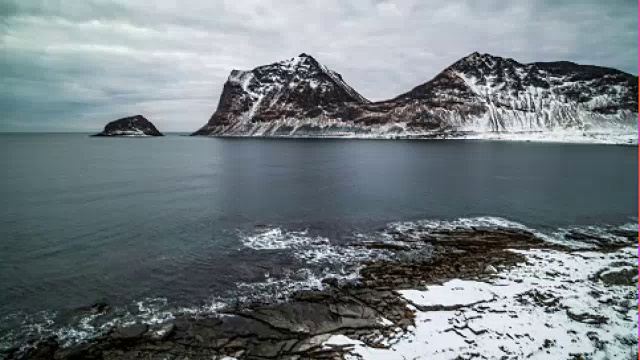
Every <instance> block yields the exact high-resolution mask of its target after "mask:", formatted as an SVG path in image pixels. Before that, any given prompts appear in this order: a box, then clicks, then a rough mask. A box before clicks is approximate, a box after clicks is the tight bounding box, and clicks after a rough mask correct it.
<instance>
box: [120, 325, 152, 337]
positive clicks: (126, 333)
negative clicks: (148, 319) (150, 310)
mask: <svg viewBox="0 0 640 360" xmlns="http://www.w3.org/2000/svg"><path fill="white" fill-rule="evenodd" d="M148 329H149V325H147V324H133V325H127V326H118V327H116V328H115V329H113V332H112V333H111V338H112V339H114V340H134V339H138V338H139V337H141V336H142V335H143V334H144V333H146V332H147V330H148Z"/></svg>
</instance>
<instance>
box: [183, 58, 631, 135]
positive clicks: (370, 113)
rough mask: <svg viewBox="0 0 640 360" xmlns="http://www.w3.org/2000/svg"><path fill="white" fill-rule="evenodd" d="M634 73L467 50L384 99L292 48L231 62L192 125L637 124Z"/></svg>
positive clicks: (273, 129)
mask: <svg viewBox="0 0 640 360" xmlns="http://www.w3.org/2000/svg"><path fill="white" fill-rule="evenodd" d="M637 94H638V79H637V77H636V76H633V75H630V74H627V73H624V72H621V71H618V70H614V69H609V68H604V67H598V66H589V65H578V64H575V63H571V62H565V61H562V62H547V63H541V62H539V63H531V64H521V63H519V62H517V61H515V60H513V59H505V58H501V57H497V56H492V55H489V54H479V53H473V54H470V55H469V56H466V57H464V58H462V59H460V60H459V61H457V62H455V63H454V64H452V65H451V66H449V67H448V68H446V69H445V70H444V71H442V72H441V73H440V74H438V75H437V76H436V77H435V78H433V79H432V80H430V81H427V82H426V83H424V84H422V85H419V86H417V87H415V88H414V89H412V90H411V91H409V92H407V93H405V94H402V95H399V96H397V97H396V98H393V99H391V100H386V101H381V102H374V103H372V102H369V101H367V100H366V99H364V98H363V97H362V96H361V95H359V94H358V93H357V92H356V91H355V90H353V89H352V88H351V87H349V86H348V85H347V84H346V83H345V82H344V81H342V78H341V77H340V75H338V74H337V73H335V72H333V71H331V70H329V69H327V68H326V67H324V66H322V65H320V64H319V63H318V62H317V61H316V60H315V59H313V58H312V57H310V56H308V55H305V54H302V55H300V56H299V57H297V58H294V59H292V60H288V61H284V62H280V63H276V64H272V65H267V66H262V67H258V68H256V69H254V70H252V71H247V72H240V71H235V70H234V71H233V72H232V73H231V76H230V77H229V80H228V81H227V83H226V84H225V87H224V90H223V94H222V96H221V99H220V104H219V105H218V110H217V111H216V112H215V113H214V114H213V116H212V117H211V119H210V120H209V122H208V124H207V125H205V126H204V127H203V128H202V129H200V130H198V131H197V132H196V133H195V135H240V136H353V137H358V136H362V137H434V136H435V137H437V136H469V135H473V134H476V135H477V134H525V133H536V134H544V135H547V134H567V133H570V134H574V135H575V134H578V135H582V136H585V135H588V134H602V133H606V134H608V133H625V134H631V133H635V132H636V131H637V125H636V119H637V109H638V98H637Z"/></svg>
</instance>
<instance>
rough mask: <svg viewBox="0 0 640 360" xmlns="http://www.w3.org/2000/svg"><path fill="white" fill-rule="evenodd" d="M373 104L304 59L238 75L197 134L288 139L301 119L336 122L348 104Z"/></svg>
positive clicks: (235, 72) (308, 58) (231, 78)
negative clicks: (266, 136)
mask: <svg viewBox="0 0 640 360" xmlns="http://www.w3.org/2000/svg"><path fill="white" fill-rule="evenodd" d="M368 102H369V101H368V100H367V99H365V98H364V97H362V96H361V95H360V94H358V93H357V92H356V91H355V90H353V89H352V88H351V87H350V86H349V85H347V84H346V83H345V82H344V81H343V80H342V76H341V75H340V74H338V73H336V72H334V71H332V70H330V69H328V68H326V67H324V66H322V65H321V64H319V63H318V62H317V61H316V60H315V59H314V58H313V57H311V56H309V55H307V54H300V55H299V56H297V57H295V58H293V59H289V60H285V61H281V62H277V63H274V64H271V65H265V66H260V67H257V68H255V69H253V70H251V71H239V70H233V71H232V72H231V75H230V76H229V79H228V80H227V82H226V83H225V84H224V89H223V91H222V96H221V97H220V103H219V104H218V109H217V110H216V112H215V113H214V114H213V116H211V119H210V120H209V122H208V123H207V125H205V126H204V127H203V128H201V129H200V130H198V131H196V132H195V134H194V135H216V134H238V135H242V134H246V135H261V134H265V132H266V133H273V134H282V135H287V134H288V133H289V132H290V131H291V130H293V129H294V127H295V124H294V123H295V121H296V120H300V119H327V120H328V119H333V118H336V117H340V115H339V113H341V112H342V111H344V109H345V107H346V106H347V105H348V104H366V103H368ZM288 122H292V124H291V127H290V128H289V127H288V126H287V125H286V124H287V123H288ZM275 123H278V124H279V125H278V126H277V127H273V128H272V127H271V124H275Z"/></svg>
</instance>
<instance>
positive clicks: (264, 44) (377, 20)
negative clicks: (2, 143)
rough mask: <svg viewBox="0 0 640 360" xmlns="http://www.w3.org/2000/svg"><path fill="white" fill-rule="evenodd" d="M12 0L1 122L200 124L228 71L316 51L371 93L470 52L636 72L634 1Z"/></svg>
mask: <svg viewBox="0 0 640 360" xmlns="http://www.w3.org/2000/svg"><path fill="white" fill-rule="evenodd" d="M150 3H152V1H134V0H111V1H99V0H81V1H80V0H78V1H76V0H68V1H59V0H41V1H37V0H2V1H0V35H1V36H0V63H1V66H0V81H1V84H0V131H98V130H100V129H102V128H103V126H104V125H105V124H106V123H107V122H108V121H111V120H114V119H116V118H119V117H123V116H127V115H133V114H138V113H140V114H143V115H145V116H146V117H147V118H148V119H149V120H151V121H152V122H154V123H155V124H156V126H157V127H158V128H159V129H160V130H161V131H193V130H196V129H197V128H199V127H200V126H202V125H203V124H204V123H205V122H206V121H207V119H208V118H209V116H210V115H211V113H212V112H213V111H214V110H215V107H216V105H217V103H218V98H219V96H220V91H221V90H222V86H223V84H224V82H225V80H226V78H227V76H228V75H229V72H230V71H231V70H232V69H251V68H253V67H255V66H258V65H262V64H267V63H272V62H275V61H279V60H283V59H286V58H291V57H293V56H295V55H297V54H299V53H301V52H306V53H309V54H311V55H313V56H314V57H316V59H318V61H320V62H321V63H323V64H325V65H327V66H328V67H330V68H332V69H333V70H335V71H337V72H339V73H341V74H342V76H343V78H344V79H345V80H346V81H347V82H348V83H349V84H350V85H351V86H353V87H354V88H355V89H356V90H358V91H359V92H360V93H361V94H363V95H364V96H366V97H367V98H369V99H371V100H382V99H385V98H389V97H393V96H395V95H398V94H400V93H402V92H405V91H407V90H409V89H411V88H412V87H414V86H416V85H418V84H420V83H423V82H425V81H427V80H429V79H430V78H432V77H433V76H435V75H436V74H437V73H438V72H440V71H441V70H442V69H444V68H445V67H446V66H448V65H449V64H451V63H453V62H455V61H456V60H458V59H459V58H461V57H463V56H466V55H467V54H469V53H471V52H473V51H480V52H488V53H491V54H494V55H499V56H505V57H513V58H514V59H516V60H518V61H521V62H533V61H552V60H571V61H575V62H579V63H587V64H595V65H602V66H609V67H614V68H618V69H621V70H624V71H627V72H630V73H633V74H637V70H636V66H637V56H638V54H637V36H638V34H637V17H636V16H637V3H636V1H633V0H601V1H590V0H583V1H579V0H578V1H567V0H562V1H557V0H547V1H518V0H515V1H514V0H504V1H486V0H482V1H478V0H407V1H380V0H378V1H376V0H349V1H346V0H318V1H301V0H271V1H259V0H229V1H226V0H225V1H216V0H174V1H169V0H159V1H154V2H153V3H154V4H153V5H151V4H150Z"/></svg>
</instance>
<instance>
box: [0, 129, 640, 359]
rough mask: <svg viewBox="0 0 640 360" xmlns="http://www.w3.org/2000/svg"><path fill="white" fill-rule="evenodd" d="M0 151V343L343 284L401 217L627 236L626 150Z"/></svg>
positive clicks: (115, 145)
mask: <svg viewBox="0 0 640 360" xmlns="http://www.w3.org/2000/svg"><path fill="white" fill-rule="evenodd" d="M0 149H1V153H0V168H2V169H3V171H4V176H2V177H1V178H0V202H1V203H2V206H0V350H2V349H8V348H11V347H14V346H22V345H24V344H26V343H29V342H30V341H32V340H34V339H38V338H43V337H50V336H56V337H58V339H60V340H61V341H63V342H64V343H66V344H74V343H78V342H82V341H85V340H87V339H90V338H91V337H94V336H99V335H101V334H104V333H105V332H106V331H108V329H109V328H111V327H112V326H115V325H117V324H128V323H135V322H146V323H159V322H165V321H170V320H171V319H173V318H175V317H176V316H183V315H188V316H211V315H215V314H216V312H217V311H219V310H220V309H221V308H223V307H225V306H229V305H230V304H234V303H235V304H237V303H251V302H261V301H284V300H286V298H287V295H288V294H290V293H291V292H292V291H295V290H298V289H310V288H311V289H313V288H319V287H322V286H323V284H322V283H321V280H322V279H323V278H325V277H328V276H331V277H336V278H338V279H341V281H357V270H358V266H359V265H358V264H359V263H360V262H361V261H362V260H365V259H370V258H376V257H384V256H387V255H385V254H384V253H382V252H380V253H375V252H373V251H372V250H366V249H364V248H362V247H358V246H354V245H357V243H358V242H359V241H363V240H367V239H372V238H384V236H385V231H386V230H387V229H390V228H396V229H397V228H401V226H400V225H402V224H405V225H406V224H412V223H422V224H425V223H427V224H432V225H433V226H436V227H437V226H442V227H461V226H462V227H464V226H485V227H486V226H496V227H513V226H515V227H519V228H526V229H531V231H535V232H537V233H540V234H544V236H548V237H550V238H553V239H555V240H556V241H563V238H562V234H563V231H568V229H575V228H583V229H589V230H590V231H595V232H597V231H599V229H607V228H609V227H612V226H623V227H624V226H626V227H627V228H631V229H635V228H636V227H637V225H636V224H637V209H638V193H637V183H638V179H637V174H638V169H637V164H638V159H637V154H638V151H637V147H630V146H614V145H594V144H558V143H534V142H508V141H481V140H356V139H264V138H263V139H258V138H212V137H189V136H185V134H169V135H168V136H164V137H153V138H152V137H147V138H139V137H135V138H134V137H131V138H93V137H89V136H88V134H83V133H71V134H63V133H49V134H0ZM98 303H104V304H108V306H109V311H107V312H106V313H105V314H101V313H95V312H92V311H91V306H92V305H93V304H98Z"/></svg>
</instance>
